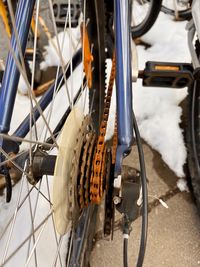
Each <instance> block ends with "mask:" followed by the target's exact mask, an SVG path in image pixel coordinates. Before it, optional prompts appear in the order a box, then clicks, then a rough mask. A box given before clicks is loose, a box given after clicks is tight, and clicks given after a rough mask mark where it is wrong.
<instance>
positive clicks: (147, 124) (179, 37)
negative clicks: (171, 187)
mask: <svg viewBox="0 0 200 267" xmlns="http://www.w3.org/2000/svg"><path fill="white" fill-rule="evenodd" d="M185 26H186V22H178V23H177V22H174V21H172V19H171V17H169V16H166V15H165V14H163V13H160V15H159V18H158V20H157V22H156V23H155V25H154V27H153V28H152V30H151V31H150V32H149V33H147V34H146V35H145V36H144V37H143V38H142V39H143V40H144V41H145V42H148V43H150V44H151V45H152V47H151V48H149V49H147V50H145V49H144V47H141V46H139V47H138V55H139V57H138V58H139V67H140V68H143V67H144V64H145V62H146V61H148V60H152V61H169V62H190V54H189V50H188V47H187V32H186V30H185ZM133 88H134V89H133V95H134V110H135V113H136V117H137V121H138V125H139V129H140V134H141V136H142V138H143V139H144V140H145V141H146V142H147V143H148V144H150V145H151V146H152V147H153V148H154V149H156V150H157V151H158V152H160V154H161V155H162V159H163V160H164V161H165V162H166V163H167V165H168V166H169V167H170V168H171V169H172V170H173V171H174V172H175V173H176V174H177V176H179V177H183V176H184V171H183V165H184V163H185V162H186V156H187V153H186V148H185V144H184V140H183V132H182V129H181V128H180V122H181V115H182V109H181V108H180V107H179V104H180V103H181V101H182V100H183V99H184V98H185V97H186V96H187V89H186V88H185V89H169V88H145V87H142V84H141V81H138V82H137V84H135V85H133Z"/></svg>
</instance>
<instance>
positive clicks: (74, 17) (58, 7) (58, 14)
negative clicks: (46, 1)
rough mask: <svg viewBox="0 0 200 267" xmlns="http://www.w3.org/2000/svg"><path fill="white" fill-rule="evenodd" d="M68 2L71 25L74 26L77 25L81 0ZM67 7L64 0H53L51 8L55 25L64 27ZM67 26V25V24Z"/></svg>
mask: <svg viewBox="0 0 200 267" xmlns="http://www.w3.org/2000/svg"><path fill="white" fill-rule="evenodd" d="M70 2H71V3H70V13H71V27H73V28H75V27H77V26H78V21H79V17H80V14H81V0H71V1H70ZM68 9H69V4H68V3H66V1H63V0H54V1H53V10H54V16H55V21H56V24H57V26H61V27H64V25H65V21H66V16H67V13H68ZM68 22H69V19H68ZM67 26H69V24H67Z"/></svg>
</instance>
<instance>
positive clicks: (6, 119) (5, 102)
mask: <svg viewBox="0 0 200 267" xmlns="http://www.w3.org/2000/svg"><path fill="white" fill-rule="evenodd" d="M34 5H35V0H20V1H19V3H18V6H17V11H16V16H15V18H16V28H17V33H18V37H19V43H20V45H21V51H22V54H23V55H24V53H25V49H26V43H27V40H28V33H29V29H30V24H31V19H32V15H33V9H34ZM11 47H12V48H13V51H14V53H15V55H16V57H17V59H18V60H19V61H20V53H19V49H18V46H17V39H16V36H15V33H14V31H13V33H12V37H11ZM19 77H20V72H19V70H18V68H17V65H16V63H15V60H14V58H13V57H12V53H11V52H9V54H8V57H7V62H6V69H5V72H4V76H3V80H2V86H1V90H0V132H1V133H8V132H9V130H10V122H11V118H12V113H13V107H14V103H15V98H16V94H17V87H18V83H19Z"/></svg>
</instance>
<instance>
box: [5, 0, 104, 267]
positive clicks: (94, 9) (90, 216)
mask: <svg viewBox="0 0 200 267" xmlns="http://www.w3.org/2000/svg"><path fill="white" fill-rule="evenodd" d="M85 2H86V21H88V23H87V31H88V36H89V41H90V44H91V47H92V55H93V61H92V69H93V76H92V88H91V89H90V91H89V112H90V113H91V117H92V120H93V127H94V129H95V130H96V132H97V134H98V131H99V124H100V121H101V115H102V112H103V104H104V96H105V40H104V37H105V36H104V28H105V25H104V23H105V22H104V19H103V18H104V17H105V12H104V2H103V1H98V0H93V1H89V0H85ZM52 10H53V9H52ZM77 49H78V48H77ZM83 98H84V96H83ZM69 103H70V102H69ZM52 114H54V115H55V113H54V112H52ZM64 118H65V120H67V119H68V117H66V116H64ZM58 125H59V123H58ZM61 125H62V126H61V127H59V132H56V136H57V135H58V134H59V133H60V132H61V131H62V127H63V125H64V122H62V123H61ZM36 134H37V133H36ZM66 138H67V137H66ZM74 138H76V136H75V137H74ZM36 139H37V137H36ZM45 140H48V139H45ZM21 142H23V140H21ZM47 143H48V142H47ZM50 143H51V142H50ZM42 182H43V181H42ZM31 188H34V187H31ZM48 190H49V189H48ZM48 194H49V193H48ZM48 194H47V197H46V198H47V199H48ZM44 195H45V194H43V197H44ZM50 203H51V198H50V196H49V203H48V204H50ZM34 205H35V204H34ZM50 209H51V208H50ZM96 215H97V206H96V205H89V207H88V208H85V210H84V212H83V214H82V216H81V217H80V218H79V221H78V223H77V225H76V227H75V228H73V232H72V238H71V242H72V243H73V244H74V245H73V246H72V247H71V249H70V252H69V253H68V256H67V257H68V259H67V258H66V254H67V252H66V248H65V263H66V261H68V262H69V266H74V264H75V262H74V255H77V250H79V252H80V254H79V255H80V257H79V258H77V257H75V261H76V264H77V265H76V266H87V265H88V264H89V254H90V251H91V249H92V243H93V237H94V234H95V226H96ZM30 216H31V214H30ZM44 216H46V215H44ZM51 216H52V215H51ZM47 218H49V217H47ZM52 219H53V218H52ZM30 221H31V218H30ZM30 223H31V222H30ZM32 227H36V226H35V225H32ZM22 228H23V227H22ZM54 228H55V226H54ZM84 228H86V230H87V231H86V232H84V235H83V236H81V234H80V232H81V231H82V230H83V229H84ZM6 229H7V228H6ZM33 230H35V229H33ZM54 231H55V229H54ZM24 232H26V231H24ZM50 233H51V232H49V234H50ZM52 234H53V235H54V234H55V233H52ZM24 235H27V233H24ZM55 236H56V237H55V239H56V245H57V250H59V249H60V247H59V246H60V245H59V242H60V241H59V242H58V240H57V235H56V234H55ZM33 237H34V234H32V235H31V236H29V239H30V242H31V243H29V245H30V246H31V245H33V244H32V241H33ZM23 238H24V237H23ZM80 239H81V241H82V246H81V247H80V246H79V247H75V243H76V242H78V243H80ZM22 240H23V239H22ZM31 240H32V241H31ZM20 242H22V241H20ZM57 242H58V244H57ZM0 243H1V240H0ZM22 243H23V242H22ZM33 243H34V241H33ZM19 244H20V243H19ZM0 245H1V244H0ZM35 245H37V244H35ZM49 245H51V244H48V249H49ZM19 246H20V245H19ZM20 248H21V247H20ZM43 248H44V247H43ZM48 249H47V250H48ZM47 250H45V251H43V253H44V254H45V253H47V252H49V251H47ZM29 252H30V251H29ZM31 252H32V250H31ZM54 252H55V254H56V255H57V256H56V257H57V258H56V261H59V257H60V254H59V253H60V252H59V251H58V252H57V251H54ZM2 253H3V251H2ZM6 253H7V252H6ZM16 253H17V252H16ZM34 253H35V252H34ZM11 255H12V254H11ZM33 255H34V254H33ZM15 256H16V255H15ZM48 256H49V258H50V257H51V256H52V255H50V253H49V255H48ZM6 257H7V255H6V256H5V257H4V258H5V259H3V258H2V260H3V261H2V262H3V264H2V266H4V263H5V264H7V261H10V256H9V255H8V257H7V258H6ZM24 257H25V256H24ZM42 257H43V256H42ZM33 258H34V257H33ZM26 259H27V258H26ZM26 259H24V258H23V257H19V260H22V262H23V261H24V260H26ZM39 259H40V257H39ZM52 259H53V258H52ZM13 260H14V262H15V259H13ZM28 260H29V257H28ZM46 260H47V262H46V263H44V262H43V263H41V266H50V265H49V262H48V260H50V259H48V258H47V259H46ZM33 261H34V259H33ZM35 261H36V259H35ZM52 262H53V261H52ZM15 263H16V262H15ZM33 264H34V263H33ZM13 265H16V264H14V263H13V262H12V260H11V266H13ZM17 265H18V266H22V265H24V262H23V263H19V262H17ZM35 265H37V264H35ZM6 266H7V265H6ZM37 266H38V265H37Z"/></svg>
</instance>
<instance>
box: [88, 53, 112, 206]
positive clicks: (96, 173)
mask: <svg viewBox="0 0 200 267" xmlns="http://www.w3.org/2000/svg"><path fill="white" fill-rule="evenodd" d="M115 74H116V64H115V54H114V56H113V60H112V69H111V74H110V80H109V85H108V90H107V95H106V98H105V101H104V111H103V119H102V122H101V125H100V130H99V137H98V141H97V147H96V152H95V156H94V161H93V171H92V175H91V181H90V201H91V202H92V203H96V204H99V203H100V201H101V199H102V196H103V177H104V172H105V166H104V165H105V155H106V145H105V135H106V130H107V122H108V117H109V111H110V104H111V97H112V92H113V86H114V81H115Z"/></svg>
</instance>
